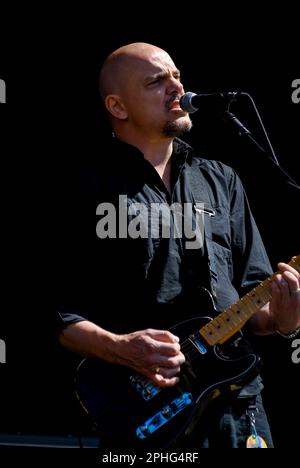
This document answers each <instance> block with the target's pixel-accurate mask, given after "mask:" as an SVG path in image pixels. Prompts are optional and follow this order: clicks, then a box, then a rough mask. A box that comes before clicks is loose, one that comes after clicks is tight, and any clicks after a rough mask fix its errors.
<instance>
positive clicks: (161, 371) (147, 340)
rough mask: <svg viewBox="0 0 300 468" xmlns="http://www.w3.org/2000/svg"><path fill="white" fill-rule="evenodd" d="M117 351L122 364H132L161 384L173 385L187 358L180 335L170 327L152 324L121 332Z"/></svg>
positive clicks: (135, 368) (177, 379)
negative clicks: (161, 328) (130, 331)
mask: <svg viewBox="0 0 300 468" xmlns="http://www.w3.org/2000/svg"><path fill="white" fill-rule="evenodd" d="M116 354H117V355H118V357H119V364H122V365H126V366H129V367H131V368H132V369H134V370H135V371H137V372H139V373H141V374H143V375H145V376H146V377H148V378H150V379H151V380H152V381H153V382H154V383H155V384H156V385H158V386H160V387H170V386H172V385H175V384H176V383H177V382H178V381H179V378H178V374H179V372H180V366H181V365H182V364H183V363H184V361H185V357H184V355H183V354H182V352H181V351H180V345H179V338H178V337H176V336H175V335H173V334H172V333H170V332H169V331H167V330H154V329H150V328H148V329H146V330H142V331H137V332H134V333H129V334H127V335H119V336H118V339H117V341H116Z"/></svg>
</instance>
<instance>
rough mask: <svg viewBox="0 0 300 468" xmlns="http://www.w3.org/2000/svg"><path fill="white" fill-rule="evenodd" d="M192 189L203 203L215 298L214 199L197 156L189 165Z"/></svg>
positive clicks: (204, 224) (211, 281)
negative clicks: (212, 219)
mask: <svg viewBox="0 0 300 468" xmlns="http://www.w3.org/2000/svg"><path fill="white" fill-rule="evenodd" d="M187 168H188V172H189V179H190V184H191V190H192V194H193V197H194V200H195V202H196V203H201V204H202V206H203V209H200V210H201V211H203V217H204V222H203V226H204V246H205V247H206V251H207V256H208V265H209V275H210V277H209V282H210V289H211V293H212V295H213V297H214V298H216V297H217V280H218V273H217V267H216V262H215V254H214V246H213V239H212V228H211V218H212V217H214V216H215V214H216V213H215V211H214V210H213V209H212V200H211V199H210V197H209V194H210V191H209V188H208V184H207V181H206V179H205V177H204V175H203V173H202V172H201V169H200V167H199V161H197V159H196V158H193V159H192V164H191V166H187Z"/></svg>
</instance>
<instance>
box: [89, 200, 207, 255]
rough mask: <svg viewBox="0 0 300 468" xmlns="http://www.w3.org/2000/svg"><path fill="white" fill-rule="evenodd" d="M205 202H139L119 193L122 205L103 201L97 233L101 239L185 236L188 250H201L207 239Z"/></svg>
mask: <svg viewBox="0 0 300 468" xmlns="http://www.w3.org/2000/svg"><path fill="white" fill-rule="evenodd" d="M205 212H206V210H205V209H204V204H203V203H195V204H193V203H173V204H171V205H169V204H168V203H137V202H132V201H130V200H128V198H127V196H126V195H119V201H118V206H117V207H116V206H115V205H114V204H113V203H100V204H99V205H98V206H97V210H96V214H97V215H99V216H101V219H100V220H99V221H98V222H97V225H96V233H97V236H98V237H99V238H100V239H106V238H111V239H116V238H119V239H126V238H131V239H137V238H142V239H147V238H152V239H159V238H164V239H166V238H169V239H170V238H174V239H184V240H185V241H186V244H185V247H186V249H199V248H201V247H202V246H203V239H204V213H205Z"/></svg>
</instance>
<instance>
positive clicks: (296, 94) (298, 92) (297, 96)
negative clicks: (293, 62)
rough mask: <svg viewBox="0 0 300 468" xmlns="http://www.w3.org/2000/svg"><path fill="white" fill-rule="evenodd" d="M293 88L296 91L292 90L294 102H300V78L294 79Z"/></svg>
mask: <svg viewBox="0 0 300 468" xmlns="http://www.w3.org/2000/svg"><path fill="white" fill-rule="evenodd" d="M292 88H293V89H294V91H293V92H292V96H291V97H292V102H293V103H294V104H299V102H300V78H298V79H296V80H294V81H292Z"/></svg>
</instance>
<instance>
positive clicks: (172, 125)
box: [162, 117, 193, 137]
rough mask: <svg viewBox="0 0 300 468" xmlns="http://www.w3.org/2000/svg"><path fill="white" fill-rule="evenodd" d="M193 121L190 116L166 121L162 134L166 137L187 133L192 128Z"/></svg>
mask: <svg viewBox="0 0 300 468" xmlns="http://www.w3.org/2000/svg"><path fill="white" fill-rule="evenodd" d="M192 125H193V124H192V121H191V120H190V118H189V117H188V118H184V119H179V120H177V121H175V122H170V121H168V122H166V124H165V125H164V127H163V129H162V134H163V135H164V136H165V137H179V136H181V135H183V134H184V133H187V132H189V131H190V130H191V128H192Z"/></svg>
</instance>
